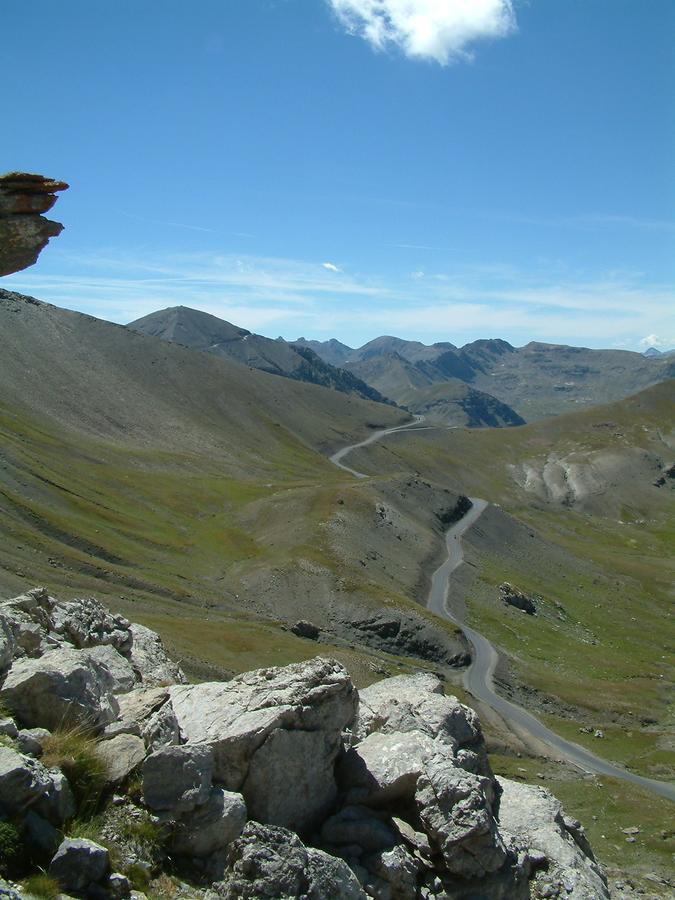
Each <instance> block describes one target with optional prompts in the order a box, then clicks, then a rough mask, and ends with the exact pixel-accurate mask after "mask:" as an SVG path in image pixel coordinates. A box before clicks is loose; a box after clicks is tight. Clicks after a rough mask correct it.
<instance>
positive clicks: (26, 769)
mask: <svg viewBox="0 0 675 900" xmlns="http://www.w3.org/2000/svg"><path fill="white" fill-rule="evenodd" d="M51 786H52V778H51V776H50V774H49V772H48V771H47V769H45V768H44V766H42V765H40V763H38V762H36V761H35V760H34V759H31V757H30V756H24V755H23V754H21V753H17V751H16V750H12V749H11V748H10V747H4V746H3V745H2V744H0V808H1V809H2V810H4V811H5V813H8V814H14V813H17V812H21V810H23V809H24V808H25V807H27V806H29V805H30V804H32V803H35V801H36V800H38V798H40V797H42V796H43V795H44V794H46V792H47V791H48V790H49V788H50V787H51Z"/></svg>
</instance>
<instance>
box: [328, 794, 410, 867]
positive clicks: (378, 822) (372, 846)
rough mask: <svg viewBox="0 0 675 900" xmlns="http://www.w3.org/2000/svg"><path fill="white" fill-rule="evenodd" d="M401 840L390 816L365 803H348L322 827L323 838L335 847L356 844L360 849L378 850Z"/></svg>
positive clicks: (392, 845) (387, 847)
mask: <svg viewBox="0 0 675 900" xmlns="http://www.w3.org/2000/svg"><path fill="white" fill-rule="evenodd" d="M398 840H399V838H398V835H397V833H396V831H395V830H394V828H392V826H391V822H390V821H389V820H388V819H387V817H386V816H378V815H377V813H374V812H373V810H371V809H367V808H366V807H364V806H345V807H344V808H343V809H341V810H340V811H339V812H337V813H336V814H335V815H333V816H330V818H328V819H326V821H325V822H324V823H323V825H322V826H321V841H322V842H323V843H324V844H330V845H332V846H334V847H339V846H341V845H342V846H350V845H353V844H355V845H357V846H358V847H359V849H360V850H365V851H367V852H374V851H377V850H383V849H390V848H391V847H394V846H395V845H396V843H397V842H398ZM357 855H360V854H357Z"/></svg>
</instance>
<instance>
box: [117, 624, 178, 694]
mask: <svg viewBox="0 0 675 900" xmlns="http://www.w3.org/2000/svg"><path fill="white" fill-rule="evenodd" d="M131 636H132V642H131V650H130V651H129V660H130V662H131V665H132V666H133V668H134V671H135V672H136V674H137V676H138V678H139V679H140V681H141V682H142V683H143V684H144V685H147V686H148V687H153V686H155V687H156V686H161V685H168V684H184V683H185V682H186V681H187V679H186V678H185V675H184V674H183V671H182V669H181V667H180V666H179V665H178V664H177V663H175V662H173V661H172V660H170V659H169V657H168V656H167V653H166V650H165V649H164V645H163V643H162V639H161V638H160V636H159V635H158V634H157V633H156V632H154V631H151V629H150V628H146V627H145V625H137V624H133V625H132V626H131Z"/></svg>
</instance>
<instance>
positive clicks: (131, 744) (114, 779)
mask: <svg viewBox="0 0 675 900" xmlns="http://www.w3.org/2000/svg"><path fill="white" fill-rule="evenodd" d="M96 753H97V755H98V756H99V757H100V759H102V760H103V762H104V763H105V766H106V769H107V780H108V784H112V785H117V784H122V782H123V781H126V779H127V778H128V777H129V775H131V773H132V772H133V771H134V769H137V768H138V767H139V766H140V764H141V763H142V762H143V760H144V759H145V754H146V749H145V741H144V740H143V738H141V737H138V736H136V735H134V734H119V735H117V737H114V738H111V739H110V740H109V741H101V742H100V743H99V744H98V745H97V747H96Z"/></svg>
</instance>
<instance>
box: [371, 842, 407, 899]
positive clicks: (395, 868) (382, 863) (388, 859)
mask: <svg viewBox="0 0 675 900" xmlns="http://www.w3.org/2000/svg"><path fill="white" fill-rule="evenodd" d="M363 865H364V868H365V869H367V871H369V872H371V873H372V874H373V875H375V876H376V877H377V878H379V879H380V880H381V881H383V882H384V883H385V884H386V885H387V888H388V894H389V897H391V900H416V898H417V896H418V894H417V888H418V874H419V869H420V866H419V864H418V863H417V862H416V861H415V858H414V857H413V855H412V854H411V853H410V852H409V851H408V850H406V848H405V847H403V846H401V845H400V844H399V845H398V846H396V847H392V848H391V849H390V850H383V851H382V852H380V853H375V854H373V855H372V856H367V857H366V858H365V859H364V861H363Z"/></svg>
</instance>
